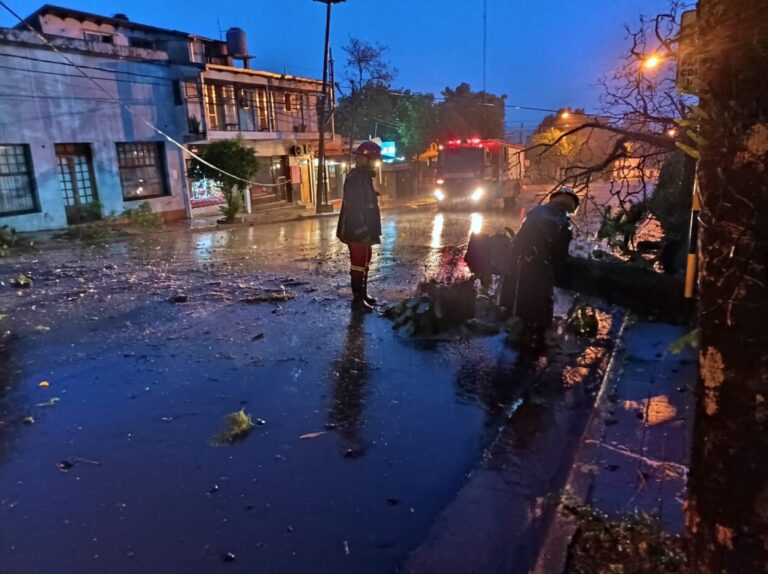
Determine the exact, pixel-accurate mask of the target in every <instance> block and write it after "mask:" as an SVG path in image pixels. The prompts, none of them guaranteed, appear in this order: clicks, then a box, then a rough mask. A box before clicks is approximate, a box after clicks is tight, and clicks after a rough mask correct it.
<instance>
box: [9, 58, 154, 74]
mask: <svg viewBox="0 0 768 574" xmlns="http://www.w3.org/2000/svg"><path fill="white" fill-rule="evenodd" d="M0 56H5V57H7V58H17V59H19V60H28V61H31V62H42V63H44V64H55V65H57V66H71V65H72V64H68V63H66V62H57V61H55V60H46V59H43V58H35V57H33V56H22V55H21V54H7V53H5V52H0ZM145 63H146V62H145ZM151 64H152V65H156V66H159V65H161V64H158V63H154V62H151ZM79 67H80V68H82V69H84V70H97V71H99V72H108V73H110V74H123V75H126V76H137V77H140V78H152V79H154V80H163V79H165V78H163V77H162V76H155V75H152V74H141V73H139V72H129V71H126V70H110V69H109V68H101V67H99V66H86V65H83V64H80V65H79Z"/></svg>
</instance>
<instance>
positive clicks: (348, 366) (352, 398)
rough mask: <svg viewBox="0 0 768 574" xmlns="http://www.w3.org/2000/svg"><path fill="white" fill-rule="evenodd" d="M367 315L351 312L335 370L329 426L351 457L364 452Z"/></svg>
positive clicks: (343, 450)
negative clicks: (335, 431)
mask: <svg viewBox="0 0 768 574" xmlns="http://www.w3.org/2000/svg"><path fill="white" fill-rule="evenodd" d="M365 317H366V315H365V313H363V312H355V311H352V312H350V315H349V324H348V325H347V333H346V338H345V340H344V343H343V345H342V348H341V353H340V356H339V358H338V359H337V361H335V362H334V364H333V372H332V385H333V390H332V391H331V408H330V410H329V413H328V422H329V428H331V429H338V431H339V435H340V437H341V440H342V444H343V448H342V452H343V453H344V456H346V457H348V458H357V457H359V456H362V455H363V454H364V453H365V445H364V442H363V438H362V437H361V431H362V427H363V423H364V411H365V393H366V385H367V383H368V379H369V376H370V366H369V365H368V361H367V359H366V350H365V326H364V325H365Z"/></svg>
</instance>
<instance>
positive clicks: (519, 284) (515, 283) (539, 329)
mask: <svg viewBox="0 0 768 574" xmlns="http://www.w3.org/2000/svg"><path fill="white" fill-rule="evenodd" d="M578 207H579V196H578V195H576V193H575V192H574V191H573V190H571V189H569V188H567V187H563V188H560V189H559V190H557V191H555V192H554V193H553V194H552V195H551V196H550V199H549V203H547V204H546V205H539V206H536V207H535V208H533V209H532V210H531V212H530V213H529V214H528V216H527V217H526V218H525V220H523V224H522V226H521V227H520V231H519V232H518V234H517V235H516V236H515V238H514V240H513V242H512V245H511V248H510V256H509V259H508V264H507V269H506V271H505V273H504V277H503V283H502V290H501V301H500V303H501V306H502V307H505V308H506V311H507V314H508V315H509V316H511V317H519V318H520V319H522V320H523V323H524V324H525V335H526V338H527V342H528V343H529V344H530V346H531V347H534V348H540V347H541V346H543V344H544V340H545V339H544V335H545V332H546V330H547V328H549V327H550V326H551V325H552V315H553V312H554V286H555V277H556V276H558V275H559V274H561V273H563V272H564V267H565V261H566V258H567V256H568V246H569V245H570V243H571V239H573V232H572V230H571V221H570V219H571V214H572V213H574V212H575V211H576V209H578Z"/></svg>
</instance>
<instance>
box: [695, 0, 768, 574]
mask: <svg viewBox="0 0 768 574" xmlns="http://www.w3.org/2000/svg"><path fill="white" fill-rule="evenodd" d="M698 26H699V43H698V45H699V47H700V48H699V54H700V56H701V57H702V68H701V71H700V74H701V79H702V88H701V93H700V96H701V108H702V110H703V111H704V112H705V113H706V118H705V119H704V120H703V122H702V128H701V135H702V136H703V138H704V140H705V141H704V142H701V160H700V162H699V171H698V173H699V179H700V186H701V187H700V189H701V199H702V210H701V223H702V225H701V235H700V253H701V272H700V276H699V288H700V301H699V304H700V309H699V323H700V327H701V346H700V349H699V362H700V368H701V376H700V381H699V385H698V395H697V406H696V422H695V428H694V437H693V453H692V461H691V473H690V480H689V498H688V504H687V508H686V521H687V528H688V534H689V541H690V550H691V554H690V556H691V567H690V572H696V573H713V572H718V573H720V572H739V573H745V574H746V573H750V574H751V573H758V572H768V287H767V286H768V273H767V272H766V271H767V269H768V267H766V263H767V262H768V162H767V160H766V154H767V153H768V18H767V17H766V0H700V2H699V22H698Z"/></svg>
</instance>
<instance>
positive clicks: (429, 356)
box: [0, 211, 567, 574]
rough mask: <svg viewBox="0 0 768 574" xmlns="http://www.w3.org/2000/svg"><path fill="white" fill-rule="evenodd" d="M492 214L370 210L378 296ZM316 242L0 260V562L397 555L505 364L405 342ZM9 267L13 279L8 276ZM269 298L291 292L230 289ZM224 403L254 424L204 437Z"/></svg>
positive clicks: (314, 560) (327, 232)
mask: <svg viewBox="0 0 768 574" xmlns="http://www.w3.org/2000/svg"><path fill="white" fill-rule="evenodd" d="M510 223H511V224H512V226H515V227H516V226H517V224H518V223H519V222H517V221H515V220H514V219H510V218H509V217H508V216H490V215H487V214H460V213H446V214H437V213H433V212H415V211H414V212H410V213H387V214H385V217H384V225H383V227H384V239H383V244H382V245H381V246H380V248H379V249H378V252H377V254H376V255H375V256H374V270H373V274H372V285H371V287H372V290H374V291H376V293H377V294H378V295H379V296H383V298H385V299H388V300H390V301H396V300H398V299H400V298H401V297H403V296H405V295H407V294H409V293H411V292H412V291H413V289H414V287H415V285H416V284H417V282H418V281H419V280H420V279H423V278H425V277H434V276H439V275H440V274H442V273H444V270H443V269H442V268H441V262H443V261H444V257H445V255H444V247H445V246H448V245H459V244H462V243H464V242H466V241H467V239H468V237H469V233H470V232H471V231H494V230H501V229H502V228H503V227H504V226H505V225H510ZM334 231H335V219H314V220H307V221H302V222H294V223H285V224H270V225H263V226H260V227H235V228H231V229H226V230H215V229H214V230H198V231H195V232H189V231H184V230H176V231H173V232H168V233H161V234H148V235H143V236H140V237H135V238H129V239H125V240H120V241H116V242H113V243H111V244H110V245H108V246H106V247H89V246H81V245H74V244H72V243H69V242H64V243H61V244H60V245H59V246H58V247H57V248H56V249H52V248H48V247H46V248H43V249H42V250H40V251H36V252H32V253H26V254H22V255H20V256H16V257H12V258H10V259H6V260H0V277H1V278H2V279H3V281H4V285H3V286H1V287H0V314H2V315H4V318H3V319H0V332H3V331H9V334H7V335H6V336H5V337H4V339H3V343H2V345H0V353H2V357H0V556H1V557H2V558H1V560H2V572H3V573H4V574H22V573H23V574H37V573H41V574H42V573H52V572H56V573H73V574H74V573H78V574H80V573H90V572H110V573H122V572H142V573H154V572H174V573H176V572H178V573H181V572H184V573H198V572H199V573H210V572H280V573H292V572H297V573H298V572H302V573H303V572H313V573H325V572H328V573H346V572H349V573H353V572H366V573H376V572H382V573H384V572H393V571H395V570H396V568H397V567H398V565H401V564H402V563H403V561H404V560H405V558H406V557H407V555H408V553H409V552H411V551H412V550H413V549H414V548H415V547H416V546H418V545H419V544H420V542H422V541H423V540H424V539H425V537H426V536H427V534H428V532H429V530H430V527H431V525H432V524H433V522H434V520H435V517H436V515H438V513H439V512H440V511H441V510H442V509H443V508H444V507H445V506H446V505H447V504H448V503H449V502H450V501H451V500H453V499H454V497H455V496H456V493H457V491H458V490H459V488H460V487H461V485H462V484H463V483H464V482H465V480H466V475H467V473H469V472H470V471H472V469H473V468H475V467H476V465H477V464H478V462H479V459H480V457H481V455H482V452H483V449H484V448H485V447H487V446H488V444H489V443H490V442H491V440H493V439H494V438H495V437H496V436H497V434H498V429H499V427H500V425H501V424H502V422H503V421H504V418H505V413H507V412H508V411H509V410H510V408H512V407H514V403H515V400H516V394H515V388H516V385H517V384H518V381H517V380H516V375H515V373H516V372H517V371H515V368H514V365H515V361H516V356H515V353H514V352H512V351H510V350H508V349H506V348H504V346H503V344H502V339H501V336H496V337H487V338H472V337H459V338H457V339H454V340H451V341H445V342H436V343H435V342H432V343H415V342H413V341H410V340H406V339H403V338H401V337H400V336H398V334H397V333H396V332H394V331H393V330H392V328H391V324H390V323H389V322H388V321H387V320H385V319H383V318H380V317H377V316H366V317H364V318H360V317H356V316H354V315H353V314H351V313H350V311H349V306H348V298H349V290H348V286H347V265H348V262H347V257H346V252H345V247H344V246H343V245H341V244H339V243H338V242H337V241H336V240H335V238H334ZM18 272H24V273H27V274H29V275H31V276H33V277H34V278H35V285H34V287H33V288H32V289H27V290H16V289H13V288H11V287H10V285H9V283H8V279H9V278H10V277H12V276H13V275H14V274H16V273H18ZM283 288H284V289H286V290H287V291H288V292H290V293H293V294H294V295H295V296H296V298H295V299H294V300H292V301H288V302H286V303H281V304H279V305H278V304H271V303H265V304H248V303H245V302H243V301H242V299H243V298H247V297H248V296H250V295H253V294H263V293H265V292H281V290H282V289H283ZM177 294H184V295H186V296H187V297H188V302H186V303H181V304H173V303H170V302H169V301H168V299H169V297H172V296H174V295H177ZM565 304H567V302H566V301H563V302H562V304H561V305H560V309H561V310H562V307H563V305H565ZM262 335H263V336H262ZM467 365H471V368H468V367H467ZM507 366H509V369H507ZM500 372H504V373H507V374H506V375H504V377H502V378H503V380H502V381H501V382H500V381H499V377H500V375H499V373H500ZM510 373H511V374H510ZM43 381H45V382H48V383H49V386H47V387H46V386H40V385H39V383H41V382H43ZM52 399H58V400H53V401H52ZM241 408H244V409H245V410H246V411H247V412H248V413H250V414H251V415H252V416H253V417H254V418H260V419H263V421H264V424H263V425H262V426H257V427H255V428H254V429H253V430H252V432H251V433H250V434H249V436H248V437H247V438H246V439H245V440H243V441H241V442H238V443H236V444H233V445H228V446H214V445H213V444H212V437H213V436H214V434H215V433H216V432H217V431H219V430H220V429H221V427H222V424H223V418H224V416H225V415H226V414H227V413H230V412H233V411H237V410H239V409H241ZM25 417H33V418H34V424H25V423H24V420H23V419H24V418H25ZM310 433H324V434H319V435H316V436H314V438H304V439H302V438H300V437H302V436H304V435H307V434H310ZM521 472H525V465H521ZM227 553H231V555H230V556H228V555H227Z"/></svg>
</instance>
